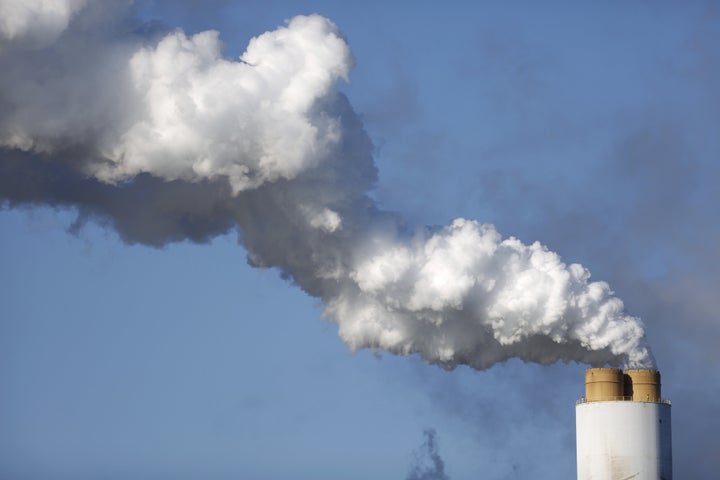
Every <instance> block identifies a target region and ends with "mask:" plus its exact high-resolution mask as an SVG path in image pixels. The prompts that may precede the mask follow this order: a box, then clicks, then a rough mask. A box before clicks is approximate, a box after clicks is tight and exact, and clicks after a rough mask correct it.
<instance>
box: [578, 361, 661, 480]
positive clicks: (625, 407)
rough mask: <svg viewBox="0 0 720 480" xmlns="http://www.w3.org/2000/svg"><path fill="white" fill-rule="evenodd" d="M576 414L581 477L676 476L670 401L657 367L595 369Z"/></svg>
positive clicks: (652, 479)
mask: <svg viewBox="0 0 720 480" xmlns="http://www.w3.org/2000/svg"><path fill="white" fill-rule="evenodd" d="M575 415H576V427H577V438H576V441H577V478H578V480H597V479H607V480H615V479H618V480H621V479H628V478H632V479H633V480H672V431H671V417H670V402H668V401H667V400H663V399H662V398H661V395H660V373H659V372H658V371H657V370H626V371H625V373H623V372H622V370H620V369H617V368H591V369H589V370H588V371H587V372H586V374H585V396H584V397H583V398H582V399H581V400H580V401H578V403H577V405H576V407H575Z"/></svg>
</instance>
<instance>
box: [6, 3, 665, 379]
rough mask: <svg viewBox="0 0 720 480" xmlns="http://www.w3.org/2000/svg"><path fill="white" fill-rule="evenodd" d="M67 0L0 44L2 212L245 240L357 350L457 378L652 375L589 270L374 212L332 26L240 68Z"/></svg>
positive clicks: (122, 230)
mask: <svg viewBox="0 0 720 480" xmlns="http://www.w3.org/2000/svg"><path fill="white" fill-rule="evenodd" d="M99 3H100V4H104V3H110V4H113V5H115V6H116V7H117V5H120V4H117V5H116V3H115V2H112V1H111V0H107V2H99ZM28 5H29V8H32V7H33V5H34V6H35V7H37V8H39V9H40V10H38V12H36V13H37V14H38V15H40V16H42V15H50V16H52V15H56V14H57V12H56V11H54V12H55V13H53V12H50V13H48V12H47V11H45V12H43V11H42V9H41V8H40V7H38V5H42V4H41V3H37V4H35V3H34V2H29V4H28ZM68 5H69V7H68V10H67V12H66V13H67V15H66V16H64V17H62V18H56V17H53V18H50V17H48V18H47V19H46V20H47V21H46V22H45V23H43V22H40V23H39V24H38V23H35V24H32V25H33V26H32V28H31V27H28V25H30V24H26V23H23V22H22V21H21V20H22V18H20V17H17V18H16V17H7V18H10V19H11V21H10V22H9V23H7V25H10V26H11V27H12V28H5V30H3V31H0V72H2V73H0V106H2V107H3V108H2V109H1V110H0V200H1V201H2V202H3V204H4V205H6V206H9V207H17V206H25V205H51V206H59V207H71V208H74V209H76V211H77V214H78V218H77V221H76V222H75V224H74V226H73V227H74V228H76V229H77V228H80V227H81V226H82V224H83V223H84V222H86V221H88V220H93V221H97V222H99V223H101V224H104V225H108V226H109V227H111V228H113V229H114V230H116V231H117V232H118V233H119V235H120V236H121V238H122V239H123V240H124V241H126V242H128V243H143V244H147V245H153V246H161V245H164V244H167V243H169V242H175V241H183V240H191V241H194V242H198V243H202V242H207V241H208V240H209V239H211V238H212V237H214V236H216V235H219V234H223V233H226V232H228V231H231V230H233V229H236V230H237V232H238V235H239V238H240V241H241V243H242V244H243V246H244V247H245V248H246V250H247V252H248V261H249V263H250V264H251V265H254V266H257V267H273V268H278V269H279V270H280V271H281V272H282V274H283V275H284V276H285V277H286V278H288V279H289V280H291V281H292V282H293V283H295V284H296V285H298V286H299V287H300V288H302V289H303V290H304V291H306V292H307V293H308V294H310V295H312V296H315V297H318V298H321V299H322V300H323V302H324V303H325V305H326V315H327V317H328V318H329V319H331V320H332V321H335V322H337V324H338V326H339V330H338V331H339V334H340V336H341V338H342V339H343V340H344V341H345V342H347V343H348V345H350V347H351V348H354V349H358V348H373V349H383V350H387V351H390V352H393V353H398V354H418V355H420V356H421V357H422V358H424V359H425V360H426V361H428V362H432V363H436V364H439V365H442V366H444V367H447V368H452V367H454V366H456V365H460V364H467V365H470V366H472V367H474V368H479V369H482V368H487V367H489V366H491V365H493V364H494V363H497V362H499V361H503V360H505V359H508V358H511V357H519V358H521V359H523V360H526V361H532V362H538V363H543V364H547V363H553V362H556V361H558V360H562V361H581V362H586V363H590V364H596V365H601V364H605V363H609V364H613V365H618V364H625V365H631V366H649V365H651V364H652V355H651V354H650V350H649V348H648V347H647V345H646V343H645V338H644V329H643V326H642V323H641V322H640V320H639V319H637V318H634V317H632V316H629V315H627V314H625V313H624V309H623V304H622V302H621V301H620V300H619V299H617V298H616V297H614V296H613V295H612V292H611V291H610V289H609V287H608V285H607V284H605V283H603V282H591V281H590V280H589V277H590V274H589V272H587V270H586V269H584V268H583V267H582V266H580V265H577V264H574V265H565V264H564V263H562V261H561V260H560V257H559V256H558V255H557V254H555V253H553V252H551V251H549V250H548V249H547V248H546V247H544V246H542V245H540V244H538V243H534V244H531V245H525V244H523V243H521V242H520V241H518V240H517V239H515V238H512V237H510V238H502V237H501V236H500V235H499V234H498V233H497V232H496V231H495V229H494V227H493V226H492V225H487V224H481V223H479V222H476V221H471V220H465V219H456V220H455V221H453V222H452V223H451V224H450V225H447V226H444V227H418V228H413V227H410V226H408V225H405V224H404V222H403V221H402V219H401V218H400V217H399V216H398V215H396V214H393V213H390V212H384V211H382V210H381V209H379V208H378V206H377V205H376V204H375V202H373V200H372V199H371V197H370V196H369V192H371V190H372V188H373V186H374V185H375V182H376V180H377V172H376V167H375V164H374V161H373V158H372V151H373V146H372V143H371V141H370V140H369V138H368V136H367V134H366V133H365V131H364V129H363V126H362V122H361V121H360V119H359V117H358V115H357V114H356V113H355V112H354V111H353V109H352V107H351V105H350V103H349V102H348V100H347V98H345V96H343V95H342V94H340V93H338V92H337V91H336V89H335V85H336V83H337V82H338V81H339V80H341V79H343V78H346V77H347V74H348V72H349V70H350V69H351V67H352V64H353V58H352V56H351V54H350V51H349V48H348V46H347V43H346V42H345V40H344V38H343V37H342V35H341V34H340V32H339V31H338V29H337V27H335V25H333V24H332V23H331V22H330V21H329V20H327V19H324V18H322V17H320V16H317V15H313V16H309V17H296V18H294V19H292V20H291V21H289V22H288V25H287V26H284V27H280V28H278V29H277V30H275V31H272V32H268V33H266V34H263V35H261V36H259V37H256V38H254V39H252V40H251V41H250V43H249V45H248V48H247V50H246V52H245V53H244V54H243V56H242V57H241V60H240V61H231V60H228V59H226V58H224V57H223V56H222V53H221V52H222V46H221V44H220V42H219V40H218V34H217V33H215V32H201V33H199V34H196V35H194V36H192V37H188V36H186V35H185V34H184V33H182V32H180V31H173V32H170V33H167V34H164V35H157V34H156V35H154V36H153V38H146V37H144V36H143V35H140V34H138V33H137V32H138V31H142V29H138V28H135V29H134V30H132V32H131V33H127V34H126V35H124V36H123V35H119V34H118V29H117V28H114V29H113V28H108V27H107V25H106V24H108V22H110V23H111V24H112V25H115V26H116V25H117V24H122V25H127V24H132V23H133V22H132V21H131V20H128V18H129V17H125V18H123V19H122V21H119V20H117V19H115V20H113V19H108V18H107V15H100V14H98V13H97V8H99V7H97V4H94V3H93V4H90V5H85V4H84V2H69V3H68ZM101 6H102V5H101ZM70 7H71V8H70ZM118 8H119V7H118ZM0 13H3V12H0ZM126 15H129V14H127V13H126ZM56 16H57V15H56ZM13 18H14V19H15V20H12V19H13ZM18 18H19V20H18ZM13 21H14V22H15V23H14V24H13ZM113 21H114V22H115V23H113ZM58 22H59V23H58ZM44 24H47V25H52V29H51V30H47V31H45V32H44V31H42V29H41V30H38V28H41V27H38V25H44ZM7 25H6V27H7ZM23 28H25V29H26V30H27V31H24V30H23ZM28 29H29V30H28ZM48 29H50V27H48ZM106 31H112V32H114V33H113V34H112V35H105V34H104V33H103V32H106ZM8 32H10V33H8ZM88 32H89V33H88ZM3 35H4V36H3ZM88 35H91V36H93V38H94V40H95V41H94V42H90V43H88V42H87V41H85V40H86V37H87V36H88ZM31 40H32V41H31ZM50 60H52V61H50Z"/></svg>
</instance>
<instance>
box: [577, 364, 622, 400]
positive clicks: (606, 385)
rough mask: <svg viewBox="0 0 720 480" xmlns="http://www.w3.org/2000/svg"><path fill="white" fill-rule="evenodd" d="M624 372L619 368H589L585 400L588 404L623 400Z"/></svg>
mask: <svg viewBox="0 0 720 480" xmlns="http://www.w3.org/2000/svg"><path fill="white" fill-rule="evenodd" d="M623 383H624V379H623V372H622V370H620V369H619V368H588V369H587V371H586V372H585V399H586V400H587V401H588V402H599V401H607V400H622V399H623V396H624V392H623V391H624V387H623Z"/></svg>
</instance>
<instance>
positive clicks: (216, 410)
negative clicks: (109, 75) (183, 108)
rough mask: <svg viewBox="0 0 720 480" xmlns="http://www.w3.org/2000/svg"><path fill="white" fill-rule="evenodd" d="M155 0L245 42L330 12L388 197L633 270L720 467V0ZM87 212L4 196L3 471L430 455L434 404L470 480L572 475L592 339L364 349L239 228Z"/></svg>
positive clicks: (18, 475) (227, 474) (178, 472)
mask: <svg viewBox="0 0 720 480" xmlns="http://www.w3.org/2000/svg"><path fill="white" fill-rule="evenodd" d="M135 8H136V10H137V14H138V15H139V16H140V17H141V18H143V19H145V20H147V21H151V20H152V21H157V22H159V23H160V24H162V25H163V26H165V27H178V28H181V29H183V30H184V31H186V32H188V33H195V32H198V31H202V30H206V29H216V30H218V31H219V32H220V36H221V39H222V40H223V41H224V43H225V46H226V51H225V53H226V55H227V56H229V57H237V56H238V55H240V54H241V53H242V52H243V51H244V50H245V47H246V45H247V42H248V41H249V39H250V38H252V37H254V36H257V35H259V34H262V33H263V32H265V31H268V30H273V29H275V28H276V27H277V26H278V25H281V24H282V23H283V21H284V20H285V19H289V18H292V17H293V16H295V15H297V14H309V13H314V12H315V13H319V14H321V15H323V16H326V17H328V18H330V19H331V20H332V21H333V22H334V23H335V24H337V26H338V27H339V28H340V30H342V31H343V32H344V34H345V35H346V37H347V41H348V43H349V45H350V47H351V49H352V51H353V54H354V56H355V60H356V67H355V69H354V70H353V71H352V72H351V74H350V82H349V83H348V84H344V85H341V87H340V89H341V90H342V91H343V92H344V93H345V94H346V95H347V96H348V98H349V100H350V102H351V104H352V105H353V107H354V109H355V110H356V111H357V112H358V113H359V114H360V116H361V118H362V119H363V122H364V125H365V128H366V129H367V131H368V133H369V135H370V138H371V139H372V141H373V143H374V145H375V161H376V163H377V166H378V169H379V175H380V180H379V183H378V185H377V187H376V189H375V190H374V191H373V196H374V198H376V199H377V200H378V202H379V203H380V204H381V205H382V206H383V207H384V208H386V209H389V210H393V211H398V212H401V213H402V214H403V215H405V217H406V218H407V219H408V221H409V222H410V223H412V224H417V225H434V224H447V223H449V222H450V221H452V219H454V218H456V217H465V218H472V219H477V220H480V221H483V222H490V223H493V224H495V225H496V227H497V229H498V230H499V232H500V233H502V234H503V235H504V236H510V235H514V236H517V237H518V238H520V239H521V240H523V241H524V242H526V243H530V242H533V241H535V240H539V241H540V242H542V243H543V244H546V245H547V246H548V247H549V248H550V249H552V250H554V251H556V252H558V253H559V254H560V255H561V256H562V257H563V260H564V261H566V262H568V263H570V262H580V263H582V264H583V265H585V266H586V267H587V268H588V269H589V270H590V271H591V272H592V273H593V278H595V279H600V280H605V281H608V282H609V283H610V285H611V287H612V288H613V290H614V291H615V293H616V294H617V295H618V296H619V297H620V298H622V299H623V301H624V302H625V305H626V308H627V311H628V312H629V313H631V314H633V315H637V316H640V317H641V318H642V319H643V321H644V322H645V325H646V328H647V334H648V338H649V340H650V343H651V345H652V347H653V349H654V353H655V356H656V358H657V361H658V367H659V369H660V370H661V373H662V380H663V396H664V397H667V398H669V399H671V400H672V402H673V445H674V456H673V462H674V473H675V476H676V478H686V479H711V478H714V475H716V472H717V471H718V470H719V469H720V457H718V455H717V452H718V451H720V440H718V437H717V432H718V430H720V400H719V398H720V370H718V368H717V366H718V364H720V348H719V347H718V342H719V341H720V324H719V322H718V315H717V312H718V310H719V309H718V307H719V306H720V305H719V301H718V292H719V291H720V278H719V275H720V255H719V254H718V248H717V245H718V244H719V243H720V194H719V193H718V192H719V191H720V189H719V188H718V182H719V180H720V168H719V163H718V162H719V161H720V90H718V85H720V6H719V5H718V3H716V2H712V1H708V2H702V1H689V2H682V4H681V3H680V2H643V1H640V2H603V3H602V5H600V4H599V3H597V2H543V3H542V5H540V2H445V3H440V2H379V1H378V2H374V1H369V2H332V1H327V2H322V1H303V2H299V1H298V2H293V1H262V2H261V1H257V2H252V1H248V2H241V1H237V2H235V1H205V2H200V1H196V2H193V1H169V0H168V1H140V2H137V3H136V6H135ZM74 219H75V212H74V211H73V210H72V209H52V208H47V207H29V206H20V207H18V208H10V207H9V206H8V205H5V208H3V209H2V210H0V477H2V478H7V479H28V480H30V479H50V478H52V479H58V480H61V479H74V480H75V479H77V480H84V479H87V480H91V479H92V480H95V479H118V480H119V479H128V478H133V479H139V480H144V479H185V478H187V479H195V478H209V479H239V478H243V479H257V480H275V479H297V480H301V479H313V480H323V479H358V480H360V479H363V480H367V479H387V480H390V479H405V478H412V475H411V474H410V469H411V468H412V466H413V465H414V463H415V462H416V454H417V453H418V452H419V453H420V454H421V456H422V455H423V452H424V453H427V452H425V451H423V450H422V449H420V450H418V448H419V447H420V446H421V445H422V444H423V442H424V441H426V436H425V435H424V434H423V432H424V430H426V429H434V430H435V431H436V432H437V434H436V437H435V439H436V440H437V442H438V448H439V454H440V455H441V457H442V459H443V460H444V471H445V475H446V476H449V477H450V478H452V479H454V480H464V479H468V480H470V479H491V480H495V479H497V480H501V479H502V480H505V479H516V478H517V479H527V478H533V479H557V478H574V476H575V456H574V451H575V443H574V442H575V437H574V429H575V423H574V422H575V419H574V406H575V400H576V399H577V398H579V397H580V396H581V395H582V393H583V381H584V377H583V375H584V369H585V368H586V367H587V366H586V365H579V364H567V365H566V364H555V365H552V366H539V365H535V364H524V363H522V362H520V361H517V360H511V361H508V362H506V363H503V364H501V365H497V366H495V367H493V368H491V369H489V370H487V371H482V372H476V371H473V370H470V369H469V368H466V367H460V368H457V369H455V370H453V371H445V370H443V369H441V368H438V367H436V366H430V365H426V364H424V363H423V362H422V361H421V360H420V359H418V358H416V357H398V356H394V355H389V354H383V353H382V352H379V351H378V352H369V351H359V352H354V353H353V352H351V351H350V350H349V349H348V348H347V346H346V345H345V344H344V343H343V342H342V341H341V340H340V339H339V338H338V337H337V335H336V327H335V325H333V324H332V323H329V322H327V321H325V320H323V319H322V318H321V315H322V309H323V307H322V305H320V303H319V302H318V301H317V300H316V299H313V298H311V297H309V296H307V295H306V294H304V293H303V292H302V291H300V290H298V289H297V288H295V287H293V286H292V285H291V284H289V283H288V282H286V281H284V280H282V279H281V278H280V275H279V274H278V272H277V271H275V270H263V269H255V268H252V267H250V266H248V265H247V263H246V261H245V251H244V249H243V248H242V246H240V245H238V243H237V234H236V233H231V234H227V235H223V236H219V237H217V238H214V239H212V241H210V242H209V243H207V244H193V243H189V242H182V243H174V244H170V245H167V246H165V247H163V248H152V247H147V246H142V245H126V244H124V243H123V242H122V241H121V240H120V239H119V237H118V236H117V234H116V233H115V232H114V231H113V230H111V229H107V228H105V227H103V226H102V225H99V224H98V223H93V222H91V223H88V224H86V225H85V226H83V227H82V228H80V229H79V231H74V230H73V231H71V230H72V229H71V226H72V225H73V221H74ZM431 478H443V477H442V476H441V475H435V476H434V477H431Z"/></svg>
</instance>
